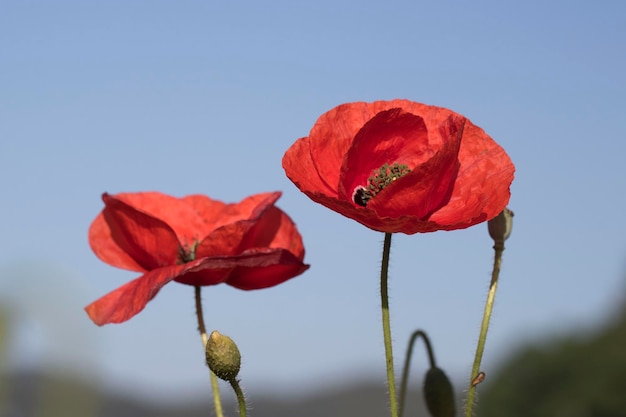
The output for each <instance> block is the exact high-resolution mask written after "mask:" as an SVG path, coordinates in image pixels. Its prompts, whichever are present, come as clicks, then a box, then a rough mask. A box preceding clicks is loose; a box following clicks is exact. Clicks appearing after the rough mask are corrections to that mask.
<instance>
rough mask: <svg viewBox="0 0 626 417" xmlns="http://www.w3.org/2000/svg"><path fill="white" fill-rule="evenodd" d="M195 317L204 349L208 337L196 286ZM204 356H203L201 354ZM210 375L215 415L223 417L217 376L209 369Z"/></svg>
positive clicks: (198, 288) (198, 289) (198, 290)
mask: <svg viewBox="0 0 626 417" xmlns="http://www.w3.org/2000/svg"><path fill="white" fill-rule="evenodd" d="M194 288H195V293H196V316H197V317H198V330H199V331H200V337H201V338H202V349H203V350H204V349H206V344H207V343H208V341H209V336H208V335H207V334H206V327H205V326H204V318H203V314H202V299H201V298H200V286H199V285H196V286H195V287H194ZM203 356H204V354H203ZM209 373H210V374H211V388H212V391H213V404H215V415H216V416H217V417H224V411H223V410H222V399H221V397H220V387H219V385H218V381H217V376H215V374H214V373H213V371H211V370H210V369H209Z"/></svg>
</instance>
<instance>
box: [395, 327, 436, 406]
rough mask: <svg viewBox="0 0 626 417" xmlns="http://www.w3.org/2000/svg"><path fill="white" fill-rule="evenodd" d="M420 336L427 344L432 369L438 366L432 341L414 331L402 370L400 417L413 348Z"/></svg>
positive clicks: (421, 333)
mask: <svg viewBox="0 0 626 417" xmlns="http://www.w3.org/2000/svg"><path fill="white" fill-rule="evenodd" d="M420 336H421V337H422V339H424V343H425V344H426V350H427V351H428V360H429V362H430V367H431V368H435V367H436V366H437V364H436V363H435V355H434V354H433V349H432V346H431V345H430V340H429V339H428V336H427V335H426V333H424V331H422V330H416V331H414V332H413V334H412V335H411V338H410V339H409V346H408V347H407V349H406V358H405V359H404V368H403V370H402V383H401V384H400V400H399V401H398V403H399V409H398V416H399V417H402V414H403V413H404V402H405V398H406V389H407V385H408V381H409V370H410V369H411V357H412V356H413V346H414V345H415V340H417V338H418V337H420Z"/></svg>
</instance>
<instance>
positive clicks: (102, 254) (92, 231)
mask: <svg viewBox="0 0 626 417" xmlns="http://www.w3.org/2000/svg"><path fill="white" fill-rule="evenodd" d="M89 245H90V246H91V249H92V250H93V251H94V253H95V254H96V256H97V257H98V258H100V259H101V260H102V261H103V262H106V263H108V264H109V265H112V266H115V267H117V268H122V269H128V270H130V271H137V272H146V271H147V270H146V269H144V268H143V267H142V266H141V265H139V264H138V263H137V262H136V261H135V260H134V259H133V258H132V257H131V256H130V255H128V254H127V253H126V252H124V250H123V249H122V248H120V247H119V246H118V244H117V243H116V242H115V241H114V240H113V238H112V237H111V229H110V228H109V225H108V224H107V222H106V221H105V220H104V216H103V215H102V213H100V214H98V217H96V219H95V220H94V221H93V223H91V226H90V227H89Z"/></svg>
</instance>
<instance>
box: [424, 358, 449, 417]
mask: <svg viewBox="0 0 626 417" xmlns="http://www.w3.org/2000/svg"><path fill="white" fill-rule="evenodd" d="M424 399H425V400H426V407H427V408H428V411H429V412H430V415H431V416H433V417H454V415H455V413H456V405H455V403H454V390H453V389H452V383H450V380H449V379H448V377H447V376H446V374H445V373H444V372H443V371H442V370H441V369H440V368H437V367H432V368H430V369H429V370H428V372H427V373H426V378H425V379H424Z"/></svg>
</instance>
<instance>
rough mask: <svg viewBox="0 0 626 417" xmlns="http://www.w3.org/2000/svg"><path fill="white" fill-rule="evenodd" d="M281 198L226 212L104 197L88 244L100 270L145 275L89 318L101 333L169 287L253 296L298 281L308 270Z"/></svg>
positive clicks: (186, 203)
mask: <svg viewBox="0 0 626 417" xmlns="http://www.w3.org/2000/svg"><path fill="white" fill-rule="evenodd" d="M280 195H281V193H280V192H274V193H265V194H257V195H253V196H250V197H247V198H245V199H244V200H243V201H241V202H239V203H234V204H225V203H223V202H221V201H216V200H212V199H210V198H209V197H206V196H203V195H190V196H187V197H183V198H176V197H172V196H169V195H165V194H161V193H157V192H145V193H122V194H116V195H109V194H106V193H105V194H103V196H102V199H103V201H104V206H105V207H104V209H103V210H102V212H101V213H100V214H99V215H98V217H96V219H95V220H94V222H93V223H92V224H91V227H90V229H89V244H90V245H91V248H92V250H93V251H94V252H95V254H96V255H97V256H98V257H99V258H100V259H101V260H103V261H104V262H106V263H108V264H110V265H113V266H116V267H118V268H124V269H129V270H131V271H137V272H141V273H142V274H143V275H141V276H140V277H139V278H137V279H135V280H133V281H131V282H129V283H127V284H125V285H123V286H121V287H119V288H118V289H116V290H114V291H112V292H110V293H109V294H107V295H105V296H104V297H102V298H100V299H98V300H97V301H95V302H93V303H92V304H90V305H88V306H87V307H86V308H85V310H86V311H87V314H89V317H90V318H91V319H92V320H93V321H94V322H95V323H96V324H98V325H103V324H107V323H121V322H123V321H126V320H128V319H130V318H131V317H133V316H134V315H135V314H137V313H139V312H140V311H141V310H142V309H143V308H144V307H145V306H146V304H147V303H148V301H150V300H151V299H152V298H153V297H154V296H155V295H156V294H157V292H158V291H159V290H160V289H161V287H163V286H164V285H165V284H167V283H168V282H170V281H177V282H180V283H183V284H189V285H215V284H220V283H226V284H228V285H232V286H233V287H236V288H240V289H243V290H254V289H260V288H267V287H272V286H274V285H277V284H280V283H282V282H284V281H286V280H288V279H289V278H292V277H295V276H296V275H299V274H301V273H302V272H304V271H305V270H306V269H307V268H308V267H309V266H308V265H305V264H304V263H303V262H302V261H303V259H304V246H303V244H302V238H301V236H300V234H299V233H298V230H297V228H296V225H295V224H294V223H293V221H292V220H291V219H290V218H289V216H287V215H286V214H285V213H284V212H283V211H281V210H280V209H279V208H277V207H275V206H274V203H275V202H276V200H278V198H279V197H280Z"/></svg>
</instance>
